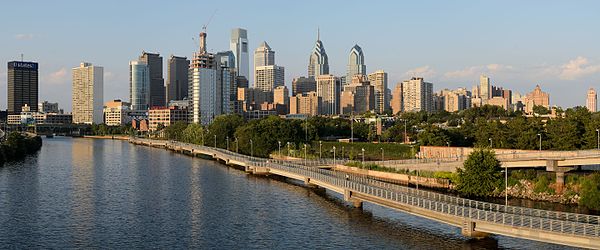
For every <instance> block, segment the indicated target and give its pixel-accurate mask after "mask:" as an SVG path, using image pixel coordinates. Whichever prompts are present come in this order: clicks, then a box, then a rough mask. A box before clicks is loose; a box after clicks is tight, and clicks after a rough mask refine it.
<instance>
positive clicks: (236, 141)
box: [235, 137, 240, 153]
mask: <svg viewBox="0 0 600 250" xmlns="http://www.w3.org/2000/svg"><path fill="white" fill-rule="evenodd" d="M239 148H240V144H239V142H238V139H237V137H236V138H235V152H236V153H237V152H238V149H239Z"/></svg>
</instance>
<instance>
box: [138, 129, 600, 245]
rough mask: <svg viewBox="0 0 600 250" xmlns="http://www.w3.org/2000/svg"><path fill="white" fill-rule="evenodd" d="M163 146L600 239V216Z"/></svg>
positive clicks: (457, 212) (479, 217) (452, 211)
mask: <svg viewBox="0 0 600 250" xmlns="http://www.w3.org/2000/svg"><path fill="white" fill-rule="evenodd" d="M134 140H140V139H134ZM141 140H145V141H147V142H150V143H152V141H150V140H147V139H141ZM164 145H165V146H166V147H169V146H170V145H172V146H180V147H187V148H191V149H193V150H194V151H196V150H197V151H202V152H203V153H205V154H211V155H216V156H217V157H218V158H222V159H230V160H236V161H241V162H245V163H247V164H250V165H253V166H257V167H267V168H272V169H277V170H280V171H286V172H289V173H294V174H297V175H301V176H305V177H308V178H311V179H315V180H319V181H321V182H324V183H328V184H330V185H334V186H337V187H341V188H343V189H348V190H351V191H353V192H357V193H361V194H364V195H369V196H373V197H378V198H381V199H385V200H389V201H392V202H396V203H400V204H406V205H410V206H415V207H419V208H422V209H426V210H429V211H435V212H438V213H442V214H446V215H449V216H456V217H462V218H466V219H469V220H476V221H487V222H491V223H496V224H502V225H506V226H511V227H522V228H530V229H533V230H542V231H549V232H557V233H562V234H571V235H578V236H585V237H599V236H600V217H599V216H595V215H585V214H576V213H566V212H556V211H548V210H540V209H530V208H523V207H515V206H505V205H500V204H495V203H488V202H481V201H475V200H470V199H464V198H460V197H455V196H450V195H445V194H439V193H435V192H431V191H425V190H416V189H414V188H409V187H403V186H399V185H395V184H390V183H385V182H381V181H377V180H372V179H369V178H364V177H359V176H352V175H348V174H345V173H339V172H333V171H328V170H323V169H319V168H315V167H313V166H304V165H302V164H297V163H292V162H286V161H280V160H272V159H264V158H258V157H251V156H246V155H242V154H237V153H234V152H231V151H227V150H225V149H217V148H211V147H206V146H199V145H193V144H187V143H181V142H166V143H164ZM457 223H458V222H457Z"/></svg>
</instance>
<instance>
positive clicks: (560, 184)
mask: <svg viewBox="0 0 600 250" xmlns="http://www.w3.org/2000/svg"><path fill="white" fill-rule="evenodd" d="M564 188H565V172H562V171H557V172H556V192H557V193H559V194H560V193H562V192H563V189H564Z"/></svg>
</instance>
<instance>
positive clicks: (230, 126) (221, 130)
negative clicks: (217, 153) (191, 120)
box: [205, 114, 245, 148]
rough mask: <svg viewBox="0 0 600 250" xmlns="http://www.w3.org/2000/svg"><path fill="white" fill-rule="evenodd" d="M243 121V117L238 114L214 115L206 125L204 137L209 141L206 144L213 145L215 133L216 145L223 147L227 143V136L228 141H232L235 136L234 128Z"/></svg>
mask: <svg viewBox="0 0 600 250" xmlns="http://www.w3.org/2000/svg"><path fill="white" fill-rule="evenodd" d="M244 123H245V121H244V118H243V117H242V116H240V115H238V114H232V115H220V116H217V117H215V119H214V120H213V121H212V123H211V124H210V125H208V131H209V132H208V135H206V138H205V139H206V140H209V141H210V142H211V143H207V145H211V146H214V139H215V135H216V138H217V147H220V148H225V147H226V144H227V138H229V140H230V142H232V141H233V140H234V137H235V135H234V133H235V130H236V129H237V128H238V127H240V126H242V125H243V124H244ZM207 142H208V141H207Z"/></svg>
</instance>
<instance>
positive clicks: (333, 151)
mask: <svg viewBox="0 0 600 250" xmlns="http://www.w3.org/2000/svg"><path fill="white" fill-rule="evenodd" d="M333 166H334V167H335V146H333Z"/></svg>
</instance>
